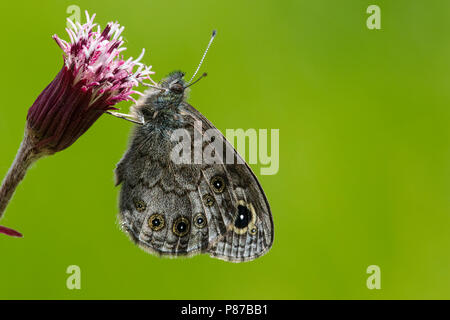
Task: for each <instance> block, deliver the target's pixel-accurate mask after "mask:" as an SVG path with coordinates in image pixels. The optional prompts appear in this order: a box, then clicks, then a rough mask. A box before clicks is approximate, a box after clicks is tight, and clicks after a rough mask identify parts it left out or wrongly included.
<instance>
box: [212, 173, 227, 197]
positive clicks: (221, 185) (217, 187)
mask: <svg viewBox="0 0 450 320" xmlns="http://www.w3.org/2000/svg"><path fill="white" fill-rule="evenodd" d="M210 183H211V187H212V189H213V190H214V192H215V193H222V192H223V191H224V190H225V186H226V183H225V179H224V178H223V177H222V176H214V177H212V178H211V181H210Z"/></svg>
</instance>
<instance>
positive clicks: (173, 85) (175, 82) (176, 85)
mask: <svg viewBox="0 0 450 320" xmlns="http://www.w3.org/2000/svg"><path fill="white" fill-rule="evenodd" d="M183 78H184V72H182V71H173V72H171V73H169V75H168V76H167V77H165V78H164V79H162V80H161V82H160V86H161V88H163V89H166V91H165V92H166V93H167V94H169V95H172V96H182V95H183V93H184V90H185V89H186V83H185V81H184V79H183Z"/></svg>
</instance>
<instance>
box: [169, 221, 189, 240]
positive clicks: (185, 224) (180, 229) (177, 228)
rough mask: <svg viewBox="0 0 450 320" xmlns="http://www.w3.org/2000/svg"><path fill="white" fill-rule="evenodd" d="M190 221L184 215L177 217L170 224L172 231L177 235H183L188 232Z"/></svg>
mask: <svg viewBox="0 0 450 320" xmlns="http://www.w3.org/2000/svg"><path fill="white" fill-rule="evenodd" d="M189 230H190V222H189V220H188V219H187V218H186V217H178V218H177V219H176V220H175V221H174V222H173V226H172V231H173V233H174V234H175V235H177V236H178V237H184V236H185V235H187V234H188V233H189Z"/></svg>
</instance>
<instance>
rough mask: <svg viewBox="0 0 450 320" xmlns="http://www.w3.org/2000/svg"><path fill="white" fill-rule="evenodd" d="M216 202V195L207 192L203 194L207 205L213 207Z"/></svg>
mask: <svg viewBox="0 0 450 320" xmlns="http://www.w3.org/2000/svg"><path fill="white" fill-rule="evenodd" d="M215 202H216V200H214V197H213V196H212V195H210V194H209V193H207V194H205V195H204V196H203V203H204V204H205V206H207V207H212V206H213V205H214V203H215Z"/></svg>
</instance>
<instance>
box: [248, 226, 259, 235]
mask: <svg viewBox="0 0 450 320" xmlns="http://www.w3.org/2000/svg"><path fill="white" fill-rule="evenodd" d="M257 232H258V228H257V227H256V226H253V227H251V228H250V230H248V233H250V234H251V235H252V236H254V235H256V233H257Z"/></svg>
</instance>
